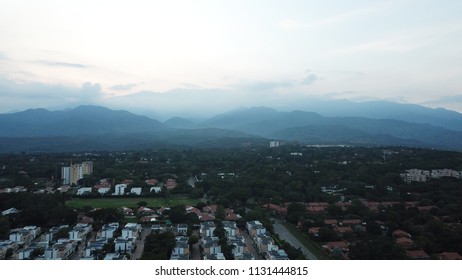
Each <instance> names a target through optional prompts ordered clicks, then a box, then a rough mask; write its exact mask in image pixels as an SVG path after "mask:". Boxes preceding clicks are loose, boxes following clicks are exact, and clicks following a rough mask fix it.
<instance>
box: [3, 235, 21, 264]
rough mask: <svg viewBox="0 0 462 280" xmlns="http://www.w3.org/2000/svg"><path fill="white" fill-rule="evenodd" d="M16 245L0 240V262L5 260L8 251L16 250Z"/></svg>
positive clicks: (9, 241) (12, 242)
mask: <svg viewBox="0 0 462 280" xmlns="http://www.w3.org/2000/svg"><path fill="white" fill-rule="evenodd" d="M17 246H18V245H17V243H16V242H14V241H11V240H0V260H3V259H5V257H6V255H7V252H8V250H12V251H14V250H16V247H17Z"/></svg>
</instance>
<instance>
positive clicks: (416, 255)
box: [406, 250, 430, 260]
mask: <svg viewBox="0 0 462 280" xmlns="http://www.w3.org/2000/svg"><path fill="white" fill-rule="evenodd" d="M406 255H407V256H408V257H410V258H411V259H414V260H428V259H430V256H429V255H428V254H427V253H426V252H425V251H424V250H406Z"/></svg>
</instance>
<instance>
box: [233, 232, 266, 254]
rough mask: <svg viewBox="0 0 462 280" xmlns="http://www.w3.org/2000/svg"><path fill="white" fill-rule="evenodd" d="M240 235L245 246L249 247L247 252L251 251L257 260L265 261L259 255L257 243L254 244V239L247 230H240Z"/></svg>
mask: <svg viewBox="0 0 462 280" xmlns="http://www.w3.org/2000/svg"><path fill="white" fill-rule="evenodd" d="M239 234H240V235H242V236H243V237H244V240H245V244H246V245H247V250H248V251H249V253H252V255H253V256H254V257H255V259H256V260H264V258H263V257H262V256H261V255H260V253H258V251H257V248H256V246H255V242H253V240H252V238H251V237H250V236H249V234H248V233H247V230H246V229H239Z"/></svg>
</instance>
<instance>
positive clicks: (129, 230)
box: [122, 223, 141, 238]
mask: <svg viewBox="0 0 462 280" xmlns="http://www.w3.org/2000/svg"><path fill="white" fill-rule="evenodd" d="M140 233H141V225H140V224H136V223H127V224H126V225H125V227H124V228H123V229H122V237H124V238H138V237H139V236H140Z"/></svg>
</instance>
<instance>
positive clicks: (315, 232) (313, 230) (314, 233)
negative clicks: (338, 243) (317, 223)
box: [308, 227, 321, 237]
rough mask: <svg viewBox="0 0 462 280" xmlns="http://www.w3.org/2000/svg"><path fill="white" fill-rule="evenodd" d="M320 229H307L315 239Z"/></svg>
mask: <svg viewBox="0 0 462 280" xmlns="http://www.w3.org/2000/svg"><path fill="white" fill-rule="evenodd" d="M320 229H321V228H320V227H311V228H309V229H308V233H309V234H311V235H313V236H315V237H318V236H319V230H320Z"/></svg>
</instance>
